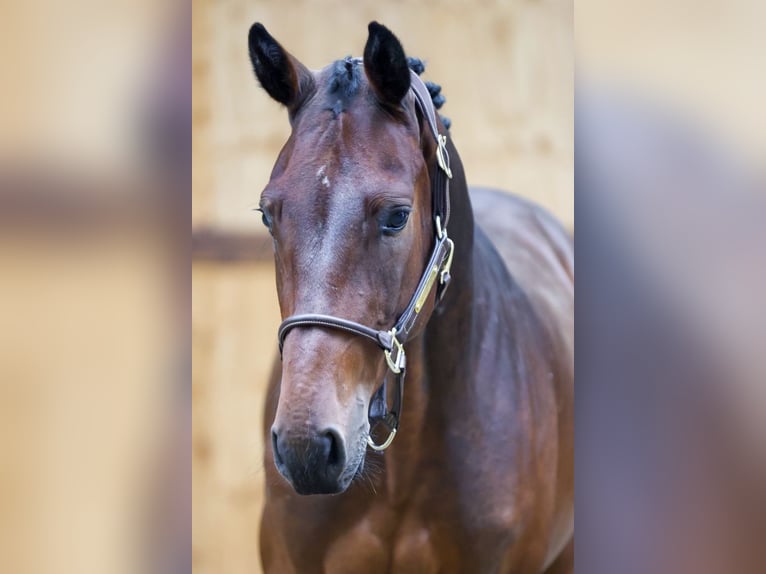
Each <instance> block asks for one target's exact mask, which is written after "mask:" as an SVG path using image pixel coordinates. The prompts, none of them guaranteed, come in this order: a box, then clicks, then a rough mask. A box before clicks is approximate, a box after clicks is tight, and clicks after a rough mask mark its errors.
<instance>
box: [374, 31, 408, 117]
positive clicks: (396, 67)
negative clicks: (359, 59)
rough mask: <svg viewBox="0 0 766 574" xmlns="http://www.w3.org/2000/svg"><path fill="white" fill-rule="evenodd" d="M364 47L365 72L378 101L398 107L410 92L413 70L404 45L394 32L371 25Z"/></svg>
mask: <svg viewBox="0 0 766 574" xmlns="http://www.w3.org/2000/svg"><path fill="white" fill-rule="evenodd" d="M367 30H368V31H369V36H368V37H367V45H366V46H365V47H364V71H365V73H366V74H367V79H368V80H369V81H370V85H371V86H372V87H373V89H374V90H375V94H376V95H377V97H378V99H379V100H380V101H381V102H382V103H384V104H389V105H396V106H398V105H399V104H401V102H402V99H403V98H404V96H405V95H407V90H409V89H410V68H409V65H408V64H407V57H406V56H405V55H404V48H402V44H401V42H399V40H398V39H397V38H396V36H394V35H393V33H392V32H391V30H389V29H388V28H386V27H385V26H383V25H382V24H378V23H377V22H370V25H369V26H368V27H367Z"/></svg>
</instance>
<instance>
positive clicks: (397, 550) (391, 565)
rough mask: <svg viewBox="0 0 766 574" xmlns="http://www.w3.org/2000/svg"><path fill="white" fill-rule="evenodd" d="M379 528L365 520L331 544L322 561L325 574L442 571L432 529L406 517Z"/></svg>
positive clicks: (418, 573) (437, 544)
mask: <svg viewBox="0 0 766 574" xmlns="http://www.w3.org/2000/svg"><path fill="white" fill-rule="evenodd" d="M400 520H401V523H399V524H396V523H394V522H392V523H390V524H386V525H382V524H380V522H379V521H375V520H374V519H372V518H365V519H364V520H362V521H361V522H360V523H359V524H358V525H357V526H356V527H355V528H354V529H353V530H351V531H350V532H348V533H347V534H345V535H343V536H341V537H339V538H338V539H336V540H335V541H334V543H333V544H332V545H331V547H330V548H329V549H328V552H327V554H326V557H325V563H324V565H325V571H326V572H327V573H328V574H346V573H349V574H351V573H359V572H366V573H369V574H389V573H392V572H396V573H397V574H398V573H402V574H407V573H410V572H411V573H413V574H416V573H417V574H430V573H434V574H435V573H437V572H443V571H445V565H444V564H443V563H442V562H443V560H442V557H443V556H444V555H445V552H444V550H443V549H441V550H440V539H442V542H443V537H442V536H439V534H438V533H437V532H435V531H434V530H433V529H430V528H427V527H425V526H423V524H422V523H421V522H420V521H419V520H417V519H412V518H409V517H403V518H401V519H400Z"/></svg>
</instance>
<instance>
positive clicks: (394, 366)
mask: <svg viewBox="0 0 766 574" xmlns="http://www.w3.org/2000/svg"><path fill="white" fill-rule="evenodd" d="M389 333H390V335H391V345H392V350H393V349H396V359H392V358H391V351H388V350H386V351H383V354H384V355H385V356H386V362H387V363H388V368H389V369H391V372H392V373H394V374H395V375H398V374H399V373H401V372H402V367H404V360H405V356H404V346H403V345H402V344H401V343H400V342H399V340H398V339H397V338H396V328H393V329H391V331H389Z"/></svg>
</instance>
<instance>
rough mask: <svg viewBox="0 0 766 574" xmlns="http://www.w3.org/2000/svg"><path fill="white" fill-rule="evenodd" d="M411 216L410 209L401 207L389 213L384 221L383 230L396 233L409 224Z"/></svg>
mask: <svg viewBox="0 0 766 574" xmlns="http://www.w3.org/2000/svg"><path fill="white" fill-rule="evenodd" d="M409 217H410V210H409V209H407V208H405V207H399V208H397V209H395V210H394V211H392V212H391V213H389V214H388V215H387V216H386V218H385V220H384V221H383V231H388V232H389V233H395V232H397V231H401V230H402V229H404V226H405V225H407V219H408V218H409Z"/></svg>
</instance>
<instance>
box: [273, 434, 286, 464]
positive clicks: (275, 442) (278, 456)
mask: <svg viewBox="0 0 766 574" xmlns="http://www.w3.org/2000/svg"><path fill="white" fill-rule="evenodd" d="M271 450H273V451H274V462H276V463H277V465H281V464H283V462H282V455H281V454H280V453H279V438H278V437H277V431H275V430H274V429H272V430H271Z"/></svg>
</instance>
